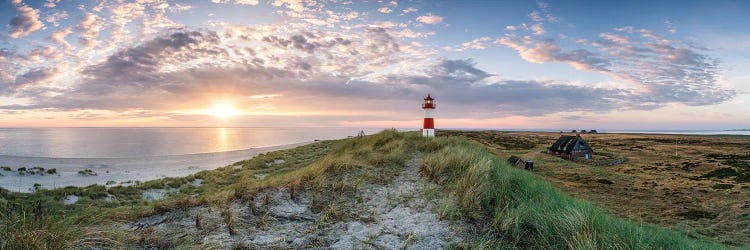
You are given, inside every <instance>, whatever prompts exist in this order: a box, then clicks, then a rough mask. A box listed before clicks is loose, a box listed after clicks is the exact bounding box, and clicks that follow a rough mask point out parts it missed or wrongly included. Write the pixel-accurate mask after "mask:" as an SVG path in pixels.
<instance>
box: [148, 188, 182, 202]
mask: <svg viewBox="0 0 750 250" xmlns="http://www.w3.org/2000/svg"><path fill="white" fill-rule="evenodd" d="M176 192H177V189H175V188H167V189H148V190H146V191H143V194H142V195H143V199H144V200H151V201H155V200H163V199H164V198H166V197H167V195H168V194H172V193H176Z"/></svg>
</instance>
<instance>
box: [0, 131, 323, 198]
mask: <svg viewBox="0 0 750 250" xmlns="http://www.w3.org/2000/svg"><path fill="white" fill-rule="evenodd" d="M309 143H312V142H302V143H296V144H289V145H282V146H274V147H264V148H253V149H246V150H236V151H227V152H218V153H203V154H187V155H170V156H151V157H139V158H48V157H18V156H0V166H9V167H11V168H12V169H13V170H15V169H17V168H19V167H29V166H40V167H44V168H45V169H50V168H56V169H57V173H58V174H57V175H43V176H42V175H25V176H18V175H17V174H12V175H10V174H7V173H12V172H8V171H2V170H0V172H2V173H3V174H4V176H0V187H2V188H5V189H7V190H10V191H16V192H33V191H34V183H39V184H41V185H42V187H44V188H48V189H53V188H60V187H66V186H79V187H83V186H88V185H91V184H100V185H104V184H106V183H107V181H110V180H112V181H116V182H118V183H120V182H125V181H130V180H137V181H148V180H155V179H159V178H163V177H183V176H187V175H190V174H194V173H197V172H200V171H203V170H210V169H215V168H218V167H223V166H227V165H229V164H232V163H234V162H238V161H241V160H246V159H249V158H252V157H254V156H256V155H258V154H262V153H268V152H271V151H276V150H282V149H290V148H295V147H298V146H302V145H306V144H309ZM84 169H91V170H93V171H94V172H96V173H97V175H96V176H88V175H79V174H78V171H81V170H84Z"/></svg>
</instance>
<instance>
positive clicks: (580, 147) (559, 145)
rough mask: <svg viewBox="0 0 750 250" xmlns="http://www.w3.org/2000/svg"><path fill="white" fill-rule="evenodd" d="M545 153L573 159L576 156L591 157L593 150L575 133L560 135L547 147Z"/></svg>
mask: <svg viewBox="0 0 750 250" xmlns="http://www.w3.org/2000/svg"><path fill="white" fill-rule="evenodd" d="M547 153H548V154H553V155H557V156H560V157H562V158H565V159H568V160H573V159H575V158H578V157H584V158H586V159H591V156H592V155H593V153H594V150H592V149H591V147H590V146H589V144H588V143H586V141H584V140H583V138H582V137H581V135H580V134H576V135H575V136H570V135H563V136H560V138H558V139H557V141H555V143H553V144H552V146H551V147H549V148H547Z"/></svg>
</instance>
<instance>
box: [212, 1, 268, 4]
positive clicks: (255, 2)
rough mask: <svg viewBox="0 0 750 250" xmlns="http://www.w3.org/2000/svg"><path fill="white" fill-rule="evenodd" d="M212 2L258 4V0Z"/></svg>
mask: <svg viewBox="0 0 750 250" xmlns="http://www.w3.org/2000/svg"><path fill="white" fill-rule="evenodd" d="M211 2H212V3H233V4H240V5H258V0H211Z"/></svg>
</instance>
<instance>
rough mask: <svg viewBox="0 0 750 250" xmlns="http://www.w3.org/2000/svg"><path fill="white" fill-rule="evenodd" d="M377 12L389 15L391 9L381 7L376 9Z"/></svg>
mask: <svg viewBox="0 0 750 250" xmlns="http://www.w3.org/2000/svg"><path fill="white" fill-rule="evenodd" d="M378 12H380V13H385V14H388V13H391V9H390V8H388V7H382V8H380V9H378Z"/></svg>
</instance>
